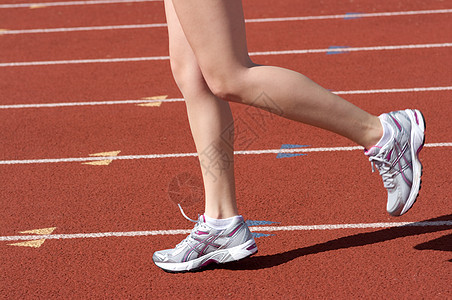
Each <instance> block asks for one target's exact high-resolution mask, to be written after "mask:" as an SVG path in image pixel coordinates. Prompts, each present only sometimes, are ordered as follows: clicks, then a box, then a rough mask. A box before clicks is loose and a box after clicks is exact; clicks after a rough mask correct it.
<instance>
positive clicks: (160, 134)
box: [0, 0, 452, 299]
mask: <svg viewBox="0 0 452 300" xmlns="http://www.w3.org/2000/svg"><path fill="white" fill-rule="evenodd" d="M26 2H32V1H31V0H26ZM39 2H41V1H39ZM447 5H450V4H449V3H447V2H446V1H429V2H426V1H418V0H416V1H411V0H401V1H397V2H396V3H394V1H390V0H384V1H378V2H376V3H375V1H370V0H359V1H357V0H355V1H344V2H341V3H338V2H337V1H333V0H322V1H316V2H313V1H300V0H286V1H279V2H274V1H270V0H245V3H244V6H245V13H246V17H247V18H260V17H283V16H308V15H324V14H325V15H326V14H343V13H348V12H376V11H377V12H381V11H383V12H385V11H407V10H421V9H439V8H451V7H448V6H447ZM448 16H449V15H425V16H410V17H394V18H392V17H389V18H370V19H366V18H362V19H355V20H324V21H309V22H289V23H285V22H282V23H263V24H248V25H247V26H248V31H249V43H250V50H251V51H265V50H290V49H312V48H327V47H329V46H331V45H334V46H342V45H344V46H355V47H360V46H381V45H392V44H394V45H397V44H399V45H400V44H410V43H422V44H424V43H433V42H435V43H442V42H450V40H447V38H448V37H449V36H450V35H451V34H450V33H451V32H450V28H451V26H450V21H448ZM162 22H164V15H163V5H162V3H161V2H148V3H131V4H109V5H86V6H67V7H64V6H63V7H47V8H36V9H28V8H27V9H23V8H22V9H0V28H6V29H25V28H29V29H33V28H58V27H72V26H99V25H117V24H146V23H162ZM298 26H299V27H298ZM165 31H166V29H165V28H160V29H150V30H146V31H143V30H130V31H121V30H119V31H116V30H114V31H98V32H85V33H79V32H78V33H77V32H73V33H65V34H30V35H28V34H25V35H17V36H13V35H11V36H9V35H0V52H1V53H2V57H1V58H0V59H1V62H15V61H21V60H23V61H33V60H57V59H80V58H106V57H108V56H109V55H110V56H111V57H134V56H151V55H166V54H167V53H166V51H167V50H166V49H167V45H166V40H167V37H166V33H165ZM143 33H145V34H147V36H143ZM413 33H415V34H413ZM124 42H127V44H128V45H131V46H130V47H125V46H122V45H121V44H122V43H124ZM17 45H19V46H17ZM134 46H135V47H134ZM146 47H149V48H148V49H147V48H146ZM52 51H53V52H52ZM96 53H97V55H96ZM3 54H4V55H5V56H3ZM451 58H452V51H451V50H450V48H436V49H418V50H392V51H366V52H354V53H346V54H337V55H326V54H324V53H323V54H309V55H279V56H259V57H255V58H254V59H255V60H256V62H258V63H265V64H274V65H279V66H283V67H289V68H291V69H294V70H297V71H301V72H302V73H304V74H306V75H308V76H309V77H310V78H312V79H314V80H315V81H317V82H319V83H320V84H321V85H322V86H325V87H326V88H329V89H332V90H335V91H343V90H365V89H383V88H385V89H386V88H413V87H434V86H451V85H452V84H451V83H452V78H451V72H450V70H451V69H452V59H451ZM0 91H1V95H0V105H6V104H24V103H52V102H54V103H58V102H80V101H102V100H124V99H140V98H143V97H149V96H157V95H169V97H170V98H176V97H180V94H179V92H178V90H177V88H176V86H175V84H174V82H173V81H172V79H171V74H170V70H169V62H168V61H154V62H139V63H104V64H79V65H58V66H33V67H5V68H0ZM451 94H452V93H451V91H437V92H412V93H391V94H370V95H348V96H346V98H347V99H348V100H350V101H351V102H353V103H355V104H357V105H358V106H360V107H362V108H363V109H365V110H367V111H369V112H371V113H374V114H380V113H382V112H385V111H388V110H393V109H399V108H400V109H401V108H408V107H416V108H419V109H420V110H422V111H423V112H424V114H425V117H426V120H427V134H428V135H427V140H426V142H427V143H439V142H452V133H451V132H450V130H447V129H448V128H449V127H450V125H449V124H450V118H451V116H452V106H451V105H450V97H451ZM232 107H233V112H234V115H235V119H236V125H237V127H238V128H240V127H239V125H240V121H241V120H245V121H248V122H250V121H251V120H250V116H249V112H250V110H249V109H248V108H247V107H245V106H242V105H239V104H232ZM267 116H268V115H267ZM0 120H2V122H0V140H1V141H2V143H1V144H0V145H1V146H0V161H3V160H13V159H19V160H24V159H39V158H67V157H87V156H88V155H89V154H92V153H99V152H105V151H115V150H121V153H120V154H119V155H120V156H121V155H143V154H163V153H190V152H194V144H193V141H192V139H191V136H190V133H189V127H188V121H187V117H186V113H185V107H184V104H183V103H181V102H177V103H163V104H162V105H161V106H160V107H139V106H136V105H108V106H107V105H102V106H81V107H60V108H36V109H35V108H33V109H30V108H27V109H25V108H23V109H0ZM242 128H243V127H242ZM251 129H252V130H254V133H255V134H257V136H258V139H254V140H253V142H252V143H251V144H250V145H247V146H246V147H245V146H242V147H241V146H240V145H238V147H237V150H245V149H246V150H248V149H251V150H263V149H279V148H280V147H281V145H282V144H302V145H310V147H311V148H317V147H335V146H352V143H351V142H349V141H347V140H346V139H344V138H342V137H338V136H336V135H334V134H331V133H328V132H325V131H322V130H319V129H315V128H311V127H309V126H306V125H300V124H296V123H295V122H292V121H288V120H284V119H281V118H279V117H273V118H266V119H265V122H264V123H263V124H262V123H261V124H259V125H254V126H253V127H251ZM239 137H240V138H241V139H245V140H247V139H248V138H250V132H248V133H244V132H243V131H242V133H241V135H240V136H239ZM251 137H252V136H251ZM451 149H452V148H451V147H428V148H425V149H424V151H423V152H422V153H421V160H422V163H423V164H424V176H423V184H422V190H421V192H420V197H419V199H418V201H417V203H416V204H415V206H414V208H413V209H412V210H411V211H410V212H409V213H407V214H406V215H405V216H402V217H400V218H393V217H390V216H389V215H388V214H387V213H386V211H385V205H386V203H385V198H386V192H385V190H384V189H383V187H382V183H381V179H380V178H379V176H378V175H377V174H372V173H371V167H370V165H369V162H368V161H367V160H366V158H365V156H364V155H363V153H362V151H360V150H354V151H350V152H345V151H338V152H313V153H307V155H306V156H301V157H292V158H281V159H278V158H276V154H262V155H237V156H236V159H235V161H236V175H237V197H238V203H239V207H240V212H241V213H242V214H243V215H244V216H245V217H246V218H247V219H251V220H267V221H274V222H279V224H274V225H277V226H290V225H314V224H360V223H376V222H418V221H450V220H452V216H451V214H450V211H451V204H450V200H451V197H450V195H451V194H452V180H451V177H450V176H449V174H450V173H451V167H450V165H449V164H447V163H444V162H445V158H447V157H449V156H450V155H451V154H452V150H451ZM0 172H1V173H0V174H1V176H0V186H1V187H2V188H1V189H0V201H1V202H0V205H1V207H2V209H1V212H0V239H1V238H2V237H5V236H17V235H23V234H21V233H19V232H20V231H24V230H30V229H38V228H47V227H56V229H55V231H54V232H53V234H76V233H96V232H130V231H148V230H169V229H188V228H190V227H191V226H192V224H191V223H190V222H187V221H186V220H185V219H184V218H183V217H182V216H180V214H179V212H178V208H177V206H176V204H175V203H174V201H172V200H171V199H170V197H169V193H168V189H169V184H170V182H171V181H172V180H174V178H175V177H176V176H178V175H180V174H181V173H190V174H192V175H193V176H197V177H199V176H200V170H199V168H198V163H197V159H196V158H195V157H188V158H160V159H140V160H114V161H113V162H112V163H111V164H110V165H108V166H92V165H86V164H81V163H80V162H71V163H48V164H44V163H40V164H13V165H0ZM363 187H364V188H363ZM184 209H185V211H186V213H187V214H188V215H189V216H191V217H195V216H196V214H197V213H201V212H202V210H203V202H202V201H201V200H199V201H195V202H194V203H193V204H188V203H187V204H186V205H184ZM451 231H452V228H451V226H429V227H408V228H407V227H404V228H391V229H388V228H372V229H336V230H314V231H293V232H288V231H274V232H265V233H270V234H273V235H272V236H268V237H261V238H258V239H257V243H258V247H259V253H258V254H257V255H256V256H254V257H252V258H250V259H247V260H244V261H242V262H240V263H234V264H230V265H226V266H221V267H219V268H217V269H209V270H207V271H205V272H202V273H194V274H191V273H190V274H177V275H174V274H167V273H164V272H162V271H161V270H159V269H158V268H157V267H155V266H154V264H153V263H152V261H151V257H152V253H153V252H154V251H155V250H158V249H163V248H168V247H172V246H174V245H175V244H176V243H178V242H180V240H181V239H182V238H184V235H163V236H162V235H157V236H145V237H138V236H135V237H117V238H114V237H108V238H107V237H104V238H84V239H81V238H79V239H47V240H46V241H45V242H44V244H43V245H42V246H41V247H40V248H29V247H13V246H10V245H8V244H10V243H15V242H18V241H12V242H7V241H0V252H1V255H0V266H1V269H0V296H5V298H7V299H29V298H43V299H49V298H51V299H56V298H63V299H67V298H75V299H79V298H80V299H85V298H116V299H129V298H132V299H136V298H149V299H154V298H155V299H161V298H177V299H186V298H194V297H197V298H199V297H209V298H226V299H227V298H258V299H263V298H265V299H270V298H272V299H273V298H294V299H298V298H302V299H325V298H327V299H333V298H334V299H351V298H353V299H358V298H366V299H367V298H369V299H381V298H383V299H400V298H406V299H425V298H428V299H448V298H452V291H451V289H450V282H451V279H452V278H451V272H450V261H451V255H450V253H451V252H450V251H451V249H450V245H451V244H452V242H451V236H452V235H451Z"/></svg>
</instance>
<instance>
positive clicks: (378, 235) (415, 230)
mask: <svg viewBox="0 0 452 300" xmlns="http://www.w3.org/2000/svg"><path fill="white" fill-rule="evenodd" d="M436 221H452V214H449V215H445V216H442V217H439V218H434V219H429V220H425V221H422V222H416V223H415V224H416V225H418V226H409V225H408V226H401V227H391V228H386V229H382V230H377V231H373V232H366V233H359V234H354V235H350V236H346V237H341V238H338V239H335V240H331V241H328V242H324V243H320V244H316V245H312V246H307V247H302V248H297V249H293V250H290V251H287V252H283V253H278V254H272V255H265V256H252V257H249V258H247V259H244V260H241V261H238V262H231V263H227V264H223V265H211V266H208V269H226V270H261V269H267V268H272V267H276V266H279V265H282V264H285V263H287V262H289V261H292V260H294V259H296V258H298V257H302V256H306V255H311V254H317V253H322V252H328V251H334V250H339V249H347V248H353V247H360V246H366V245H372V244H377V243H381V242H385V241H390V240H394V239H398V238H402V237H407V236H415V235H420V234H425V233H432V232H439V231H444V230H450V229H451V226H450V225H444V226H419V225H422V223H423V222H436ZM451 236H452V235H447V236H445V237H442V238H440V239H436V240H433V241H430V242H427V243H423V244H420V245H417V246H415V247H414V248H415V249H418V250H424V249H434V250H441V251H452V249H451V245H452V243H451V242H450V239H451Z"/></svg>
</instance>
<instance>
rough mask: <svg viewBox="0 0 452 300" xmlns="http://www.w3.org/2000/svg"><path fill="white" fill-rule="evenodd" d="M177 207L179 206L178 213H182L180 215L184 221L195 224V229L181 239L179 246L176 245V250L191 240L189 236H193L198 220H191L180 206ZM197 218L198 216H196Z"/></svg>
mask: <svg viewBox="0 0 452 300" xmlns="http://www.w3.org/2000/svg"><path fill="white" fill-rule="evenodd" d="M177 206H179V209H180V212H181V213H182V215H183V216H184V218H185V219H187V220H189V221H190V222H193V223H196V225H195V227H194V228H193V230H192V231H191V233H190V234H189V235H188V236H187V237H186V238H185V239H183V240H182V241H181V242H180V243H179V244H177V245H176V248H179V247H181V246H183V245H184V244H186V243H188V242H189V240H190V239H192V237H191V235H192V234H193V232H195V230H196V229H197V228H198V224H199V222H198V220H193V219H190V218H189V217H188V216H187V215H186V214H185V212H184V210H183V209H182V206H181V205H180V204H179V203H178V204H177ZM198 218H199V215H198Z"/></svg>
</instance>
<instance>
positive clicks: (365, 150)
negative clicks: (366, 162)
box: [364, 146, 381, 156]
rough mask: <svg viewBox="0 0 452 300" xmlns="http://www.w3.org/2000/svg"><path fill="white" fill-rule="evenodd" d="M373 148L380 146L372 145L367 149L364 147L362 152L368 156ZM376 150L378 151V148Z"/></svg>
mask: <svg viewBox="0 0 452 300" xmlns="http://www.w3.org/2000/svg"><path fill="white" fill-rule="evenodd" d="M373 148H377V149H381V147H378V146H372V147H370V149H369V150H367V149H364V154H365V155H367V156H369V155H370V154H371V152H372V149H373ZM378 151H380V150H378Z"/></svg>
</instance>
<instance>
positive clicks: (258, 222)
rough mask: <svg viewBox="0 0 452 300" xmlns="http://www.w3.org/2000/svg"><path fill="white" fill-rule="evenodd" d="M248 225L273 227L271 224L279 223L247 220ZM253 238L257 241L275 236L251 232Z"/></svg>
mask: <svg viewBox="0 0 452 300" xmlns="http://www.w3.org/2000/svg"><path fill="white" fill-rule="evenodd" d="M245 223H246V225H248V226H259V225H271V224H279V222H272V221H258V220H247V221H246V222H245ZM251 234H252V235H253V237H254V238H255V239H257V238H260V237H267V236H273V235H274V234H269V233H261V232H251Z"/></svg>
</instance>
